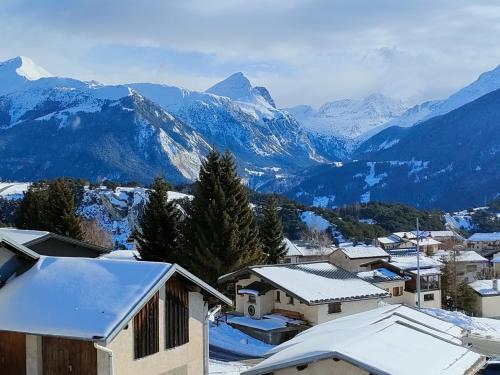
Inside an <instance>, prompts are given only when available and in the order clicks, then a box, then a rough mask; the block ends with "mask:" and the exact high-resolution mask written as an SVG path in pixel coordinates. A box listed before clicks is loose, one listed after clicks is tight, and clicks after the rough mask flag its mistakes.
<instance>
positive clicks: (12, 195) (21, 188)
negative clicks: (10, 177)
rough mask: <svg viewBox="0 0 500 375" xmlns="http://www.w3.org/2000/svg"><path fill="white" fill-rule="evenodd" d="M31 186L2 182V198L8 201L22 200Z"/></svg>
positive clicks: (25, 183) (0, 191)
mask: <svg viewBox="0 0 500 375" xmlns="http://www.w3.org/2000/svg"><path fill="white" fill-rule="evenodd" d="M29 186H30V183H28V182H0V197H1V198H5V199H8V200H19V199H22V198H23V196H24V193H25V192H26V191H27V190H28V187H29Z"/></svg>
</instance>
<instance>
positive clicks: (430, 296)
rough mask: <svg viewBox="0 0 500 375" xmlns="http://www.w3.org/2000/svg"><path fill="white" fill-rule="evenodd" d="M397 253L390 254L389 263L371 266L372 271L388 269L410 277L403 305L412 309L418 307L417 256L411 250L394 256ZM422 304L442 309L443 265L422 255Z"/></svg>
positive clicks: (380, 262) (420, 259) (374, 263)
mask: <svg viewBox="0 0 500 375" xmlns="http://www.w3.org/2000/svg"><path fill="white" fill-rule="evenodd" d="M394 253H396V251H393V252H390V254H391V259H390V260H389V261H385V260H381V261H375V262H372V263H371V264H370V267H371V269H378V268H381V267H382V268H387V269H388V270H390V271H392V272H394V273H396V274H398V275H401V276H408V277H409V278H408V279H406V280H405V288H404V291H403V303H404V304H405V305H407V306H410V307H415V306H417V305H418V292H417V273H418V271H417V268H418V267H417V254H416V252H415V251H414V250H412V249H409V250H405V251H404V252H403V251H399V250H398V251H397V254H398V255H392V254H394ZM419 261H420V303H421V306H422V307H426V308H441V268H442V267H443V263H441V262H440V261H438V260H435V259H433V258H431V257H428V256H426V255H424V254H420V257H419Z"/></svg>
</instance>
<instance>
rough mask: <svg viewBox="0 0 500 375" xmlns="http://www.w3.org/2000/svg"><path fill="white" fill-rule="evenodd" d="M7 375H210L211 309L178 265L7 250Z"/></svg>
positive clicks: (2, 339)
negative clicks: (208, 364) (209, 330)
mask: <svg viewBox="0 0 500 375" xmlns="http://www.w3.org/2000/svg"><path fill="white" fill-rule="evenodd" d="M0 245H1V246H0V275H1V277H2V284H1V287H0V363H1V366H2V369H1V373H2V374H16V375H17V374H26V375H40V374H63V373H64V374H71V373H74V374H85V375H112V374H120V375H128V374H130V375H132V374H134V375H136V374H137V375H141V374H144V375H150V374H157V375H159V374H199V375H201V374H204V373H206V371H207V369H206V359H207V358H208V350H207V348H208V341H207V340H208V323H207V316H208V306H209V304H211V305H215V304H220V303H225V304H231V301H230V300H228V299H227V298H226V297H224V296H223V295H221V294H220V293H219V292H217V291H216V290H215V289H213V288H211V287H210V286H208V285H207V284H205V283H204V282H203V281H201V280H200V279H198V278H197V277H195V276H194V275H192V274H190V273H189V272H187V271H186V270H184V269H183V268H182V267H179V266H178V265H175V264H167V263H154V262H131V261H124V260H108V259H93V258H71V257H52V256H42V255H38V254H36V253H35V252H33V251H32V250H30V249H28V248H26V247H25V246H23V245H20V244H16V243H15V242H13V241H12V240H9V239H7V238H3V239H2V240H1V242H0Z"/></svg>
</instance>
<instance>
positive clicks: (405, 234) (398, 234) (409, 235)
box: [392, 232, 417, 240]
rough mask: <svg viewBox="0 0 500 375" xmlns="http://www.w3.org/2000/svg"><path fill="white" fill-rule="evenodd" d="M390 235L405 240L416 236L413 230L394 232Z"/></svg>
mask: <svg viewBox="0 0 500 375" xmlns="http://www.w3.org/2000/svg"><path fill="white" fill-rule="evenodd" d="M392 235H393V236H396V237H398V238H401V239H405V240H411V239H413V238H417V236H416V235H415V234H414V233H413V232H394V233H393V234H392Z"/></svg>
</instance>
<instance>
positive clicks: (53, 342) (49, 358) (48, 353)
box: [42, 337, 97, 375]
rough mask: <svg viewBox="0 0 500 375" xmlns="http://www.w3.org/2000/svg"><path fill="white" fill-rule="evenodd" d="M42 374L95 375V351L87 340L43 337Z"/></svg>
mask: <svg viewBox="0 0 500 375" xmlns="http://www.w3.org/2000/svg"><path fill="white" fill-rule="evenodd" d="M42 353H43V374H44V375H97V351H96V349H95V348H94V344H93V343H92V342H88V341H80V340H67V339H60V338H53V337H44V338H43V350H42Z"/></svg>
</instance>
